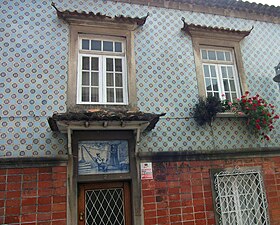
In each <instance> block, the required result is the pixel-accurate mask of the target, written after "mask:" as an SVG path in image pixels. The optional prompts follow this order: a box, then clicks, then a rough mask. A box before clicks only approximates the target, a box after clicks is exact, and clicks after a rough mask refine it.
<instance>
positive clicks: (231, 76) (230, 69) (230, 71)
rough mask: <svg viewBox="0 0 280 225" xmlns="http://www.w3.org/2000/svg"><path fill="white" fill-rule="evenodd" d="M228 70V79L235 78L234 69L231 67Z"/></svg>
mask: <svg viewBox="0 0 280 225" xmlns="http://www.w3.org/2000/svg"><path fill="white" fill-rule="evenodd" d="M227 69H228V77H229V78H233V70H232V67H231V66H228V67H227Z"/></svg>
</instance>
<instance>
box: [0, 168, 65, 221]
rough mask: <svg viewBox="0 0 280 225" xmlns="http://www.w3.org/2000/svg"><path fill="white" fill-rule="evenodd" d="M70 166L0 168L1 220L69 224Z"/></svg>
mask: <svg viewBox="0 0 280 225" xmlns="http://www.w3.org/2000/svg"><path fill="white" fill-rule="evenodd" d="M66 177H67V167H66V166H56V167H42V168H23V169H0V224H25V225H27V224H28V225H31V224H34V225H35V224H38V225H39V224H40V225H44V224H49V225H56V224H59V225H64V224H66Z"/></svg>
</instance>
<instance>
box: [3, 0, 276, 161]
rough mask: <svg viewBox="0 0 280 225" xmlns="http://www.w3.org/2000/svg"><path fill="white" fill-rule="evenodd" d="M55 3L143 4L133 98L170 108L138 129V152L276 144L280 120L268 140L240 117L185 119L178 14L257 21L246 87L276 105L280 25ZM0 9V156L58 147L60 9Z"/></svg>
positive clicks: (64, 35)
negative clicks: (150, 126)
mask: <svg viewBox="0 0 280 225" xmlns="http://www.w3.org/2000/svg"><path fill="white" fill-rule="evenodd" d="M55 3H56V5H57V7H58V8H60V9H63V10H66V9H69V10H79V11H93V12H94V13H97V12H101V13H102V14H107V15H109V16H115V15H120V14H122V15H125V16H131V17H136V16H139V17H141V16H145V15H146V14H147V13H148V12H149V13H150V16H149V17H148V19H147V21H146V24H145V25H144V26H143V27H141V28H139V29H138V30H136V31H135V55H136V57H135V59H136V76H137V97H138V107H139V108H140V110H142V111H146V112H166V113H167V114H166V116H165V117H164V118H162V119H161V120H160V121H159V123H158V124H157V126H156V128H155V129H154V130H153V131H151V132H149V133H147V134H144V135H143V136H142V138H141V143H140V146H139V150H140V151H183V150H200V149H201V150H211V149H232V148H252V147H256V146H279V140H280V138H279V137H280V133H279V132H280V127H279V122H278V124H277V125H276V128H275V130H274V131H273V132H272V134H271V138H272V141H270V142H260V141H257V140H256V139H255V138H254V137H253V136H250V134H249V133H248V131H247V130H246V127H245V126H244V119H242V118H217V120H216V121H215V123H214V124H213V127H212V128H211V129H210V128H207V127H205V128H201V127H198V126H197V125H196V124H195V122H194V120H193V119H192V118H187V117H189V116H190V112H191V109H192V107H193V106H194V104H195V103H196V102H197V100H198V90H197V80H196V72H195V63H194V56H193V49H192V40H191V37H190V36H188V35H187V34H186V33H184V32H182V31H181V27H182V25H183V23H182V21H181V18H182V17H184V18H185V19H186V22H188V23H195V24H200V25H207V26H218V27H225V28H231V29H239V30H244V29H245V30H248V29H250V28H251V27H252V26H254V29H253V30H252V32H251V34H250V35H249V36H248V37H246V38H245V39H244V40H242V42H241V51H242V60H243V63H244V67H245V68H244V69H245V73H246V78H247V85H248V88H249V91H250V92H251V93H252V94H256V93H259V94H260V95H261V96H263V97H264V98H265V99H267V100H269V101H270V102H271V103H273V104H275V105H276V106H277V108H278V109H277V112H278V113H279V109H280V103H279V97H280V96H279V94H280V90H279V87H278V86H277V84H276V83H274V82H273V81H272V77H273V76H274V75H275V72H274V66H276V65H277V64H278V63H279V60H280V59H279V55H280V45H279V37H280V25H279V24H273V23H265V22H258V21H251V20H245V19H238V18H230V17H223V16H217V15H210V14H200V13H194V12H184V11H180V10H173V9H163V8H156V7H148V6H140V5H132V4H126V3H115V2H111V1H101V0H100V1H99V0H94V1H91V0H90V1H89V0H88V1H87V0H83V1H74V0H57V1H55ZM0 10H1V16H0V21H1V23H0V32H1V37H0V59H1V60H0V63H1V67H0V74H1V76H0V87H1V92H0V114H1V115H0V116H1V120H0V123H1V124H0V126H1V131H0V132H1V139H0V156H1V157H18V156H20V157H30V156H48V157H57V156H59V155H62V156H63V155H65V154H66V152H67V149H66V146H67V139H66V137H65V136H64V135H63V134H58V133H53V132H51V130H50V129H49V126H48V124H47V117H48V116H51V115H52V114H53V113H54V112H65V111H66V100H67V68H68V64H67V63H68V62H67V59H68V52H69V49H68V42H69V39H68V35H69V28H68V25H67V24H66V23H65V22H64V21H62V20H60V19H58V18H57V15H56V12H55V10H54V9H53V8H52V7H51V1H50V0H48V1H47V0H46V1H35V0H33V1H32V0H18V1H7V0H3V1H2V3H1V9H0Z"/></svg>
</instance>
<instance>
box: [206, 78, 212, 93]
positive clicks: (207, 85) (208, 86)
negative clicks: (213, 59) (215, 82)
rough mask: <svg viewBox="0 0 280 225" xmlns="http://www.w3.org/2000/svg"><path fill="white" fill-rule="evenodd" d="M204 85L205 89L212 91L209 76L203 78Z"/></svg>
mask: <svg viewBox="0 0 280 225" xmlns="http://www.w3.org/2000/svg"><path fill="white" fill-rule="evenodd" d="M205 85H206V90H207V91H212V87H211V81H210V79H209V78H206V79H205Z"/></svg>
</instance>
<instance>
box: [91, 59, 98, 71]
mask: <svg viewBox="0 0 280 225" xmlns="http://www.w3.org/2000/svg"><path fill="white" fill-rule="evenodd" d="M91 69H92V70H97V71H98V58H96V57H91Z"/></svg>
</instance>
